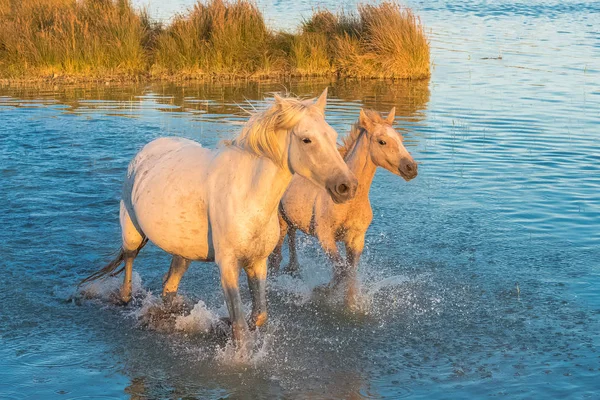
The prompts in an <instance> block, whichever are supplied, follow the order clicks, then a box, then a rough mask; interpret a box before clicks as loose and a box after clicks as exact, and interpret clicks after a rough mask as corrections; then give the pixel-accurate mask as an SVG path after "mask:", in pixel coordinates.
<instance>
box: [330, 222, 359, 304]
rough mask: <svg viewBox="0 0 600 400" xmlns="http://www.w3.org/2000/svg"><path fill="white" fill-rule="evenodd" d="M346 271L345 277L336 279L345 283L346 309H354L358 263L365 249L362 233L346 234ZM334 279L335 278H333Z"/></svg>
mask: <svg viewBox="0 0 600 400" xmlns="http://www.w3.org/2000/svg"><path fill="white" fill-rule="evenodd" d="M345 245H346V260H347V263H346V265H347V269H346V271H345V275H343V276H340V277H339V278H338V279H340V280H343V281H345V283H346V296H345V302H346V305H347V306H348V307H351V308H353V307H355V306H356V301H357V296H358V279H357V274H358V262H359V261H360V256H361V255H362V252H363V249H364V247H365V233H364V232H348V234H347V236H346V240H345ZM334 279H335V278H334Z"/></svg>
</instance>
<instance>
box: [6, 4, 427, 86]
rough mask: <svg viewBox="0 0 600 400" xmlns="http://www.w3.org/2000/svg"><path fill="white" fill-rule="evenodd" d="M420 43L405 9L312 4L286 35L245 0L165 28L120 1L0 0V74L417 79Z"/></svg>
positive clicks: (205, 8)
mask: <svg viewBox="0 0 600 400" xmlns="http://www.w3.org/2000/svg"><path fill="white" fill-rule="evenodd" d="M429 74H430V71H429V44H428V41H427V38H426V36H425V34H424V32H423V27H422V26H421V25H420V23H419V20H418V18H416V17H415V16H414V15H413V14H412V12H411V11H410V10H409V9H406V8H402V7H400V6H399V5H398V4H396V3H382V4H380V5H361V6H359V8H358V14H356V15H355V14H347V13H339V14H333V13H331V12H330V11H326V10H319V11H316V12H315V13H313V15H312V17H311V18H310V19H308V20H306V21H304V23H303V24H302V26H301V28H300V31H299V32H298V33H296V34H290V33H285V32H276V31H273V30H271V29H269V28H268V27H267V26H266V24H265V21H264V18H263V16H262V14H261V12H260V11H259V10H258V8H257V6H256V5H255V4H254V3H252V2H250V1H249V0H232V1H224V0H207V1H205V2H198V3H196V5H195V6H194V7H193V8H192V9H190V10H189V11H188V12H187V13H185V14H181V15H178V16H176V17H175V18H174V19H173V21H172V22H171V23H170V24H169V25H168V26H161V25H159V24H155V23H153V22H151V20H150V18H149V17H148V15H147V13H146V12H145V11H138V10H136V9H134V8H133V7H132V5H131V3H130V2H129V0H0V78H5V79H9V80H19V79H21V80H22V79H34V80H35V79H54V78H64V77H68V78H70V79H75V80H78V79H80V80H86V79H100V78H102V79H107V78H110V79H115V78H116V79H120V80H132V79H146V78H152V79H169V80H171V79H181V78H207V77H218V78H222V77H224V78H237V77H242V78H261V77H273V76H283V75H286V76H330V75H335V76H342V77H346V76H348V77H358V78H412V79H420V78H427V77H428V76H429Z"/></svg>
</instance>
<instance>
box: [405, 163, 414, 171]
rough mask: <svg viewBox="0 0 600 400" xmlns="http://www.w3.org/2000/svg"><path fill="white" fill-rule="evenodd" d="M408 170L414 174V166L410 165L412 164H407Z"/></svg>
mask: <svg viewBox="0 0 600 400" xmlns="http://www.w3.org/2000/svg"><path fill="white" fill-rule="evenodd" d="M406 170H407V171H408V172H412V170H413V167H412V165H410V164H406Z"/></svg>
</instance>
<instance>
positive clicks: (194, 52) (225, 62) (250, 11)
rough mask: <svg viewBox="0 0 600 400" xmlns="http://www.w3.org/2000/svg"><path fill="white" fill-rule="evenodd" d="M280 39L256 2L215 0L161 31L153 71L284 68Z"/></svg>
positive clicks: (257, 71) (234, 72) (226, 72)
mask: <svg viewBox="0 0 600 400" xmlns="http://www.w3.org/2000/svg"><path fill="white" fill-rule="evenodd" d="M275 44H276V42H275V40H274V35H273V34H272V33H271V32H270V31H269V29H268V28H267V26H266V24H265V21H264V18H263V16H262V14H261V12H260V11H259V10H258V8H257V7H256V5H255V4H254V3H251V2H249V1H233V2H226V1H224V0H209V1H208V2H206V3H196V5H195V6H194V7H193V8H192V9H191V10H190V11H189V12H188V13H187V14H181V15H178V16H177V17H176V18H175V20H174V21H173V23H172V24H171V25H170V26H169V27H167V28H166V29H165V30H164V31H163V32H161V34H160V35H159V36H158V37H157V43H156V59H155V64H154V66H153V72H155V73H161V72H163V71H166V72H167V73H169V74H174V73H181V72H183V73H190V74H200V75H202V74H217V75H268V74H269V73H270V72H272V71H281V70H283V69H284V64H285V53H284V52H282V51H280V50H279V49H278V48H277V46H275Z"/></svg>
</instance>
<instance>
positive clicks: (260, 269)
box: [246, 259, 267, 329]
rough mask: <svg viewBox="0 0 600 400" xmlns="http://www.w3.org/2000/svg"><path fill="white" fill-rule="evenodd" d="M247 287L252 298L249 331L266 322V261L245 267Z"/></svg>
mask: <svg viewBox="0 0 600 400" xmlns="http://www.w3.org/2000/svg"><path fill="white" fill-rule="evenodd" d="M246 275H248V287H249V288H250V294H251V296H252V314H251V315H250V321H249V323H248V324H249V325H250V329H256V327H257V326H262V325H264V324H265V323H266V322H267V295H266V292H267V290H266V282H267V260H266V259H261V260H259V261H256V262H253V263H250V264H248V265H247V266H246Z"/></svg>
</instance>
